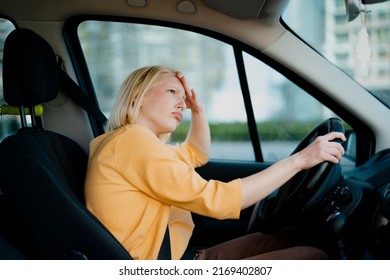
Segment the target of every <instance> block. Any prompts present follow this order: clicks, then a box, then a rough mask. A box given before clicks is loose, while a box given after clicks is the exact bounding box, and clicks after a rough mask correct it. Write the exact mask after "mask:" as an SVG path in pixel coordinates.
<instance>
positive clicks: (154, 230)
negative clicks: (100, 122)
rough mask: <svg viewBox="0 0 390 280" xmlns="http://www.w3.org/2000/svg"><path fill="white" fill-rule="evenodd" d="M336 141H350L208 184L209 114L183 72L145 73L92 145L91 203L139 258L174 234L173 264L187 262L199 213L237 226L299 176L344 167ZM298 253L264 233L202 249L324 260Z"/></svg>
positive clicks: (326, 139)
mask: <svg viewBox="0 0 390 280" xmlns="http://www.w3.org/2000/svg"><path fill="white" fill-rule="evenodd" d="M186 108H189V109H190V110H191V127H190V130H189V132H188V136H187V138H186V140H185V141H184V143H183V144H181V145H177V146H170V145H168V144H167V141H168V139H169V135H170V133H171V132H173V131H174V130H175V129H176V127H177V126H178V125H179V124H180V122H181V120H182V112H183V110H184V109H186ZM335 138H340V139H342V140H345V137H344V135H343V134H341V133H330V134H327V135H325V136H321V137H318V138H317V139H316V140H315V141H314V142H313V143H312V144H311V145H309V146H308V147H307V148H306V149H304V150H302V151H301V152H299V153H296V154H294V155H292V156H290V157H288V158H286V159H283V160H281V161H279V162H277V163H275V164H274V165H272V166H271V167H269V168H267V169H266V170H264V171H261V172H259V173H256V174H253V175H251V176H248V177H245V178H241V179H236V180H233V181H231V182H228V183H224V182H220V181H216V180H209V181H207V180H204V179H203V178H201V177H200V176H199V174H198V173H196V171H195V168H196V167H199V166H201V165H203V164H205V163H206V162H207V160H208V156H209V153H210V131H209V125H208V121H207V117H206V112H205V107H204V105H203V104H202V103H201V102H199V101H198V99H197V95H196V93H195V91H194V90H191V89H190V88H189V86H188V84H187V82H186V80H185V78H184V77H183V75H181V74H180V73H179V72H176V71H174V70H171V69H168V68H165V67H161V66H151V67H143V68H141V69H138V70H136V71H134V72H133V73H132V74H130V75H129V76H128V77H127V79H126V80H125V81H124V83H123V84H122V87H121V89H120V91H119V94H118V96H117V99H116V101H115V103H114V107H113V111H112V113H111V116H110V119H109V121H108V132H107V133H106V134H104V135H101V136H99V137H97V138H96V139H94V140H93V141H92V142H91V145H90V158H89V164H88V173H87V178H86V190H85V192H86V193H85V194H86V204H87V207H88V209H90V211H91V212H92V213H93V214H95V216H96V217H97V218H99V220H100V221H102V223H103V224H104V225H105V226H106V227H107V228H108V229H109V230H110V231H111V232H112V233H113V234H114V235H115V237H116V238H117V239H118V240H119V241H120V242H121V243H122V244H123V246H124V247H125V248H126V249H127V250H128V252H129V253H130V255H131V256H132V257H133V258H134V259H157V256H158V253H159V250H160V247H161V244H162V240H163V238H164V235H165V231H166V229H167V225H168V228H169V234H170V240H171V253H172V259H180V258H182V256H183V254H184V252H185V250H186V248H187V246H188V242H189V239H190V237H191V234H192V230H193V227H194V225H193V222H192V219H191V212H194V213H197V214H200V215H204V216H208V217H212V218H216V219H237V218H239V215H240V211H241V210H242V209H245V208H247V207H249V206H251V205H253V204H255V203H256V202H258V201H259V200H261V199H263V198H265V197H266V196H267V195H269V194H270V193H272V192H273V191H274V190H276V189H277V188H278V187H280V186H281V185H282V184H283V183H285V182H286V181H287V180H289V179H290V178H291V177H292V176H294V175H295V174H296V173H297V172H299V171H300V170H303V169H308V168H310V167H312V166H314V165H316V164H318V163H320V162H323V161H330V162H334V163H337V162H339V160H340V159H341V157H342V155H343V154H344V150H343V148H342V146H341V145H340V144H337V143H335V142H331V140H333V139H335ZM288 235H290V234H288ZM290 246H291V244H290V243H289V242H288V241H283V240H282V239H280V238H279V237H277V236H264V235H261V234H260V233H256V234H252V235H248V236H246V237H242V238H239V239H238V240H233V241H230V242H228V243H227V244H221V245H218V246H216V247H214V248H209V249H204V250H201V251H199V252H198V255H197V258H198V259H209V258H211V259H214V258H217V259H218V258H220V259H228V258H230V259H246V258H254V259H262V258H263V259H264V258H265V259H267V258H268V259H272V258H275V259H294V258H295V259H310V258H326V254H325V253H323V252H322V251H320V250H318V249H315V248H312V247H303V246H302V247H293V248H288V249H283V248H287V247H290ZM231 248H236V249H234V250H232V249H231ZM238 249H240V250H238Z"/></svg>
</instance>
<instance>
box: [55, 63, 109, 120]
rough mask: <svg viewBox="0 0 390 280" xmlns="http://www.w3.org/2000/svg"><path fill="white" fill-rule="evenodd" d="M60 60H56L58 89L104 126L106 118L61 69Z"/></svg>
mask: <svg viewBox="0 0 390 280" xmlns="http://www.w3.org/2000/svg"><path fill="white" fill-rule="evenodd" d="M62 64H63V62H62V59H61V58H59V59H58V66H59V67H58V68H59V69H58V71H59V76H60V85H61V86H60V88H61V89H62V90H63V91H64V93H65V94H66V95H68V96H69V97H70V98H71V99H72V100H73V101H74V102H76V103H77V104H78V105H79V106H80V107H81V108H83V109H84V110H85V111H86V112H87V113H89V114H91V115H92V116H93V117H94V118H95V119H96V120H97V121H98V122H99V123H101V124H102V125H104V124H105V123H106V122H107V118H106V116H105V115H104V114H103V113H102V111H100V109H99V107H98V106H97V105H96V104H95V103H93V102H92V101H91V99H89V98H88V95H87V94H86V93H85V92H84V91H83V90H82V89H81V87H80V86H79V85H78V84H76V83H75V82H74V81H73V80H72V78H71V77H69V75H68V74H67V73H66V72H65V70H63V68H62Z"/></svg>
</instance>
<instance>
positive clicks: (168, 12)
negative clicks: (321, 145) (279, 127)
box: [0, 0, 288, 49]
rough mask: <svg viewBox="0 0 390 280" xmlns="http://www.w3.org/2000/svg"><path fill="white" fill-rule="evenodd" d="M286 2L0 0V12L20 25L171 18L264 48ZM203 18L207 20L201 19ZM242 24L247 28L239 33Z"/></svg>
mask: <svg viewBox="0 0 390 280" xmlns="http://www.w3.org/2000/svg"><path fill="white" fill-rule="evenodd" d="M287 2H288V0H258V1H253V0H240V1H236V0H191V1H189V0H164V1H161V0H99V1H96V0H83V1H79V0H29V1H25V0H2V4H1V7H0V13H2V14H5V15H7V16H10V17H11V18H12V19H13V20H15V21H16V22H17V23H18V24H19V26H21V27H23V26H24V25H25V24H24V22H30V21H37V22H64V21H65V20H67V19H68V18H69V17H71V16H73V15H95V14H97V15H115V16H129V17H140V18H143V17H145V18H151V19H157V20H167V21H171V20H172V21H175V22H179V23H183V24H188V25H195V26H198V27H203V28H206V29H210V30H218V32H221V33H223V34H225V35H228V36H231V37H233V38H236V39H239V40H242V41H243V42H246V43H248V44H249V45H253V46H254V47H256V48H259V49H264V48H266V47H267V46H269V45H271V44H272V43H273V42H274V41H275V40H277V39H278V38H279V37H280V36H281V34H282V33H283V32H284V31H285V30H284V28H283V27H282V26H281V25H280V24H276V25H275V23H278V22H279V18H280V14H281V12H282V10H283V9H284V7H285V5H286V4H287ZM237 3H239V4H237ZM244 4H245V5H244ZM191 5H193V9H191ZM179 7H180V8H179ZM179 10H181V11H179ZM205 18H207V19H208V20H207V21H205ZM270 23H272V24H270ZM242 28H245V30H248V32H245V34H243V32H242ZM271 31H272V32H271ZM275 31H276V32H275Z"/></svg>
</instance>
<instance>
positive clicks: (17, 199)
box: [0, 29, 131, 259]
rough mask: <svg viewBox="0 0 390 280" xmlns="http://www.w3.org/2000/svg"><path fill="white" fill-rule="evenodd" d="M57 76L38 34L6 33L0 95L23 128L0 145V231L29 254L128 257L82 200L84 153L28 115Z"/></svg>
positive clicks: (53, 89)
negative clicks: (1, 93) (14, 110)
mask: <svg viewBox="0 0 390 280" xmlns="http://www.w3.org/2000/svg"><path fill="white" fill-rule="evenodd" d="M58 76H59V68H58V66H57V63H56V56H55V54H54V51H53V50H52V48H51V46H50V45H49V44H48V43H47V42H46V41H45V40H44V39H43V38H42V37H40V36H39V35H38V34H36V33H34V32H33V31H31V30H27V29H16V30H14V31H13V32H11V34H10V35H9V36H8V37H7V39H6V42H5V45H4V59H3V89H4V99H5V100H6V102H7V103H8V104H9V105H12V106H17V107H19V108H20V112H21V119H22V125H23V127H22V128H21V129H19V130H18V132H17V133H16V134H14V135H11V136H8V137H7V138H6V139H4V140H3V141H2V142H1V143H0V155H1V159H2V160H1V161H0V190H1V192H0V233H1V234H2V235H3V236H5V237H6V238H7V239H8V240H10V241H11V242H12V244H13V245H14V246H16V247H17V248H18V249H19V250H20V251H21V252H22V253H23V255H25V256H26V257H27V258H29V259H75V258H76V259H79V258H81V259H131V257H130V255H129V254H128V253H127V251H126V250H125V249H124V248H123V246H122V245H121V244H120V243H119V242H118V241H117V240H116V239H115V237H114V236H113V235H112V234H111V233H110V232H109V231H108V230H107V229H106V228H105V227H104V226H103V225H102V224H101V223H100V222H99V221H98V220H97V219H96V218H95V217H94V216H93V215H92V214H91V213H90V212H89V211H88V209H87V208H86V207H85V205H84V197H83V193H84V179H85V175H86V168H87V161H88V156H87V154H86V153H85V152H84V151H83V149H82V148H81V147H80V146H79V145H78V144H77V143H76V142H75V141H73V140H72V139H70V138H68V137H65V136H64V135H61V134H58V133H56V132H52V131H46V130H44V129H43V128H42V125H41V122H40V118H39V117H37V116H34V114H33V111H34V110H33V106H35V105H38V104H42V103H44V102H48V101H51V100H53V99H54V98H55V97H56V96H57V94H58V91H59V87H60V79H59V77H58ZM25 107H31V108H30V113H31V114H32V115H31V119H32V122H31V123H32V125H30V124H28V125H27V122H26V116H25V113H24V112H25V110H24V108H25Z"/></svg>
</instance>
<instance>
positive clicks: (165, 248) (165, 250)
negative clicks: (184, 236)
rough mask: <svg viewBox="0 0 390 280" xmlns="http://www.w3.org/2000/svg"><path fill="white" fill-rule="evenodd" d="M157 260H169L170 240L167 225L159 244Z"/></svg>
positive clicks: (170, 257)
mask: <svg viewBox="0 0 390 280" xmlns="http://www.w3.org/2000/svg"><path fill="white" fill-rule="evenodd" d="M157 259H158V260H171V259H172V256H171V240H170V236H169V228H168V226H167V229H166V230H165V235H164V239H163V242H162V244H161V248H160V251H159V252H158V256H157Z"/></svg>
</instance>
